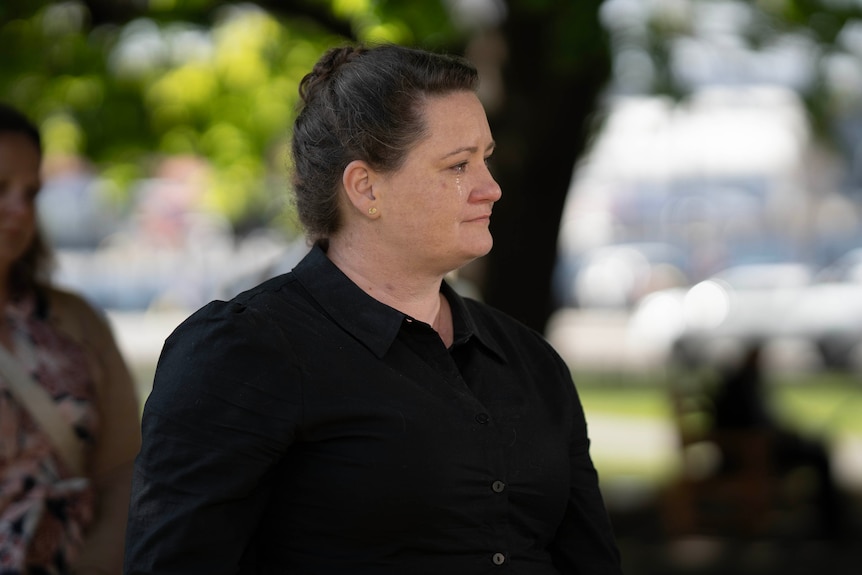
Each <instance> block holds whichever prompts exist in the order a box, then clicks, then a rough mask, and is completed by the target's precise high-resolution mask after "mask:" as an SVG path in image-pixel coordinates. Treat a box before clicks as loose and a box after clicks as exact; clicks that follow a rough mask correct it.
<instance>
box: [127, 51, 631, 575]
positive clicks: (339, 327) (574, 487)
mask: <svg viewBox="0 0 862 575" xmlns="http://www.w3.org/2000/svg"><path fill="white" fill-rule="evenodd" d="M477 82H478V79H477V75H476V71H475V69H474V68H473V67H472V66H471V65H469V64H468V63H466V62H464V61H462V60H460V59H457V58H453V57H446V56H442V55H435V54H432V53H428V52H423V51H419V50H414V49H408V48H404V47H398V46H389V45H386V46H378V47H375V48H366V47H355V48H353V47H343V48H336V49H333V50H331V51H329V52H327V53H326V54H325V55H324V56H323V57H322V58H321V59H320V61H319V62H318V63H317V64H316V65H315V67H314V69H313V70H312V72H311V73H309V74H308V75H307V76H306V77H305V78H304V79H303V80H302V82H301V84H300V95H301V97H302V100H303V103H304V105H303V108H302V110H301V111H300V113H299V115H298V117H297V120H296V123H295V125H294V131H293V142H292V144H293V160H294V190H295V195H296V204H297V209H298V213H299V217H300V219H301V221H302V223H303V225H304V226H305V228H306V231H307V234H308V237H309V239H310V240H311V242H312V243H313V247H312V249H311V251H310V253H309V254H308V255H307V256H306V257H305V259H304V260H303V261H302V262H301V263H300V264H298V266H297V267H296V268H295V269H294V270H293V271H292V272H290V273H288V274H285V275H282V276H279V277H277V278H275V279H272V280H269V281H267V282H264V283H263V284H261V285H260V286H258V287H257V288H254V289H252V290H250V291H248V292H245V293H244V294H241V295H239V296H238V297H236V298H234V299H233V300H232V301H230V302H219V301H217V302H212V303H210V304H209V305H207V306H205V307H204V308H203V309H201V310H199V311H198V312H196V313H195V314H193V315H192V317H190V318H189V319H188V320H187V321H186V322H184V324H182V325H181V326H180V327H179V328H178V329H177V330H176V331H175V332H174V333H173V334H172V335H171V336H170V337H169V338H168V340H167V341H166V342H165V347H164V349H163V351H162V355H161V358H160V360H159V366H158V369H157V373H156V377H155V382H154V388H153V391H152V394H151V395H150V397H149V399H148V400H147V405H146V406H145V409H144V418H143V437H144V441H143V447H142V450H141V455H140V456H139V458H138V461H137V464H136V471H135V477H134V480H133V488H132V506H131V515H130V522H129V530H128V533H127V552H126V563H125V567H126V574H127V575H141V574H145V573H146V574H151V573H201V574H203V573H206V574H207V575H214V574H221V573H279V574H292V573H296V574H303V575H320V574H331V575H341V574H345V575H346V574H351V575H357V574H397V575H405V574H411V575H417V574H425V573H427V574H435V575H439V574H441V573H445V574H447V575H458V574H465V575H467V574H474V573H475V574H478V573H490V572H493V571H494V570H495V569H500V568H501V567H506V569H507V572H509V573H527V574H530V575H551V574H554V575H558V574H576V573H578V574H580V573H583V574H587V573H589V574H590V575H598V574H609V573H613V574H617V573H620V564H619V556H618V552H617V548H616V545H615V542H614V539H613V534H612V530H611V526H610V522H609V520H608V516H607V513H606V511H605V508H604V505H603V502H602V498H601V495H600V492H599V488H598V484H597V478H596V472H595V469H594V467H593V464H592V462H591V460H590V456H589V452H588V445H589V442H588V439H587V434H586V425H585V421H584V414H583V411H582V409H581V405H580V403H579V400H578V397H577V394H576V392H575V388H574V386H573V384H572V380H571V378H570V375H569V370H568V369H567V367H566V365H565V364H564V363H563V361H562V360H561V359H560V358H559V356H558V355H557V354H556V353H555V352H554V351H553V350H552V349H551V348H550V347H549V346H548V344H547V343H546V342H545V340H544V339H543V338H542V337H541V336H540V335H539V334H537V333H534V332H532V331H530V330H528V329H526V328H525V327H523V326H522V325H520V324H518V323H516V322H515V321H514V320H512V319H511V318H509V317H507V316H505V315H504V314H502V313H500V312H498V311H495V310H493V309H491V308H489V307H487V306H485V305H482V304H480V303H477V302H475V301H472V300H468V299H465V298H462V297H460V296H459V295H458V294H457V293H455V291H454V290H453V289H452V288H451V287H450V286H449V285H448V284H447V283H446V282H445V281H444V276H445V275H446V274H447V273H449V272H451V271H452V270H455V269H457V268H459V267H461V266H463V265H464V264H466V263H467V262H469V261H471V260H473V259H475V258H477V257H479V256H482V255H484V254H486V253H487V252H488V251H489V250H490V249H491V243H492V241H491V234H490V232H489V221H490V216H491V211H492V208H493V206H494V203H495V202H496V201H497V200H499V199H500V195H501V193H500V188H499V186H498V185H497V183H496V182H495V181H494V179H493V177H492V176H491V174H490V172H489V170H488V167H487V162H488V159H489V157H490V156H491V154H492V152H493V150H494V140H493V138H492V136H491V132H490V129H489V126H488V122H487V119H486V117H485V113H484V110H483V108H482V105H481V104H480V102H479V100H478V98H477V96H476V88H477Z"/></svg>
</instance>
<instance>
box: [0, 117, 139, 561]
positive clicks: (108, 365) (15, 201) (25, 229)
mask: <svg viewBox="0 0 862 575" xmlns="http://www.w3.org/2000/svg"><path fill="white" fill-rule="evenodd" d="M41 163H42V146H41V137H40V134H39V132H38V129H37V128H36V127H35V125H34V124H33V123H31V122H30V120H29V119H28V118H26V117H25V116H24V115H23V114H21V113H20V112H19V111H18V110H16V109H13V108H11V107H8V106H5V105H0V270H2V273H3V276H2V278H3V281H2V283H0V308H2V310H3V321H2V323H0V344H2V349H0V356H2V361H0V573H3V574H13V573H15V574H19V573H21V574H28V573H29V574H37V573H38V574H46V575H47V574H50V575H63V574H71V573H76V574H81V575H86V574H93V575H95V574H118V573H120V570H121V568H122V558H123V544H124V532H125V526H126V519H127V513H128V505H129V491H130V484H131V471H132V464H133V462H134V457H135V455H136V454H137V452H138V449H139V447H140V419H139V406H138V401H137V396H136V391H135V387H134V384H133V380H132V377H131V374H130V372H129V370H128V368H127V365H126V363H125V361H124V359H123V358H122V356H121V355H120V352H119V350H118V347H117V345H116V342H115V340H114V337H113V334H112V332H111V330H110V327H109V325H108V323H107V322H106V321H105V319H104V317H103V316H102V315H101V313H99V312H98V311H97V310H96V309H95V308H94V307H92V306H91V305H90V304H89V303H87V302H86V301H85V300H84V299H83V298H82V297H81V296H79V295H78V294H76V293H73V292H70V291H65V290H60V289H58V288H57V287H55V286H53V285H52V284H51V282H50V280H49V279H48V277H49V273H48V269H47V268H48V263H49V249H48V246H47V244H46V242H45V241H44V239H43V237H42V235H41V232H40V231H39V229H38V226H37V213H36V197H37V194H38V193H39V190H40V187H41V179H40V171H41Z"/></svg>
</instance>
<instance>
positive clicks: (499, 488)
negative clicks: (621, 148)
mask: <svg viewBox="0 0 862 575" xmlns="http://www.w3.org/2000/svg"><path fill="white" fill-rule="evenodd" d="M491 489H493V490H494V493H502V492H503V490H504V489H506V484H505V483H503V482H502V481H495V482H494V483H492V484H491Z"/></svg>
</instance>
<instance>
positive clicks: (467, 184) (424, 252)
mask: <svg viewBox="0 0 862 575" xmlns="http://www.w3.org/2000/svg"><path fill="white" fill-rule="evenodd" d="M424 116H425V124H426V127H427V130H426V132H427V133H426V135H425V137H424V138H423V139H422V140H420V141H419V143H418V144H416V146H415V147H414V148H413V149H412V150H411V151H410V152H409V154H408V155H407V158H406V161H405V163H404V165H403V166H402V167H401V168H400V169H399V170H397V171H396V172H393V173H391V174H387V175H385V176H384V177H383V178H382V180H383V181H382V184H381V185H382V187H378V188H376V192H379V194H378V196H379V198H378V199H379V209H380V220H379V222H378V224H382V226H381V227H382V229H381V232H382V233H383V234H385V235H386V237H385V242H386V245H388V246H400V248H401V251H402V253H403V255H404V259H405V260H406V263H405V265H411V266H416V267H417V268H418V269H421V270H426V271H430V272H432V273H441V274H445V273H446V272H448V271H451V270H454V269H457V268H459V267H461V266H462V265H464V264H465V263H467V262H469V261H471V260H473V259H475V258H477V257H480V256H483V255H485V254H487V253H488V251H490V249H491V246H492V244H493V240H492V238H491V232H490V230H489V224H490V221H491V210H492V208H493V206H494V202H496V201H497V200H499V199H500V196H501V191H500V186H499V185H498V184H497V182H496V181H495V180H494V178H493V176H492V175H491V173H490V171H489V170H488V165H487V161H488V158H489V157H490V156H491V153H492V152H493V151H494V139H493V138H492V136H491V129H490V127H489V126H488V120H487V118H486V116H485V110H484V108H483V107H482V104H481V102H479V99H478V98H477V97H476V95H475V94H474V93H472V92H466V91H465V92H455V93H452V94H447V95H445V96H438V97H432V98H430V99H428V100H427V104H426V107H425V110H424Z"/></svg>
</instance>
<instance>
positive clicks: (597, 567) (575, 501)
mask: <svg viewBox="0 0 862 575" xmlns="http://www.w3.org/2000/svg"><path fill="white" fill-rule="evenodd" d="M561 361H562V360H561ZM561 367H562V368H563V374H562V377H563V378H564V379H563V381H567V382H568V384H567V388H568V389H569V391H570V393H569V394H568V395H569V400H570V402H571V413H572V420H573V421H572V436H571V439H570V443H569V464H570V478H571V479H570V485H569V502H568V506H567V508H566V514H565V517H564V518H563V521H562V523H561V524H560V526H559V528H558V530H557V533H556V536H555V538H554V541H553V544H552V546H551V552H552V554H553V556H554V563H555V564H556V566H557V568H558V569H559V570H560V573H562V574H563V575H621V574H622V567H621V559H620V553H619V549H618V547H617V544H616V539H615V535H614V532H613V527H612V525H611V521H610V517H609V516H608V513H607V509H606V507H605V503H604V499H603V497H602V494H601V491H600V488H599V481H598V473H597V471H596V468H595V466H594V465H593V461H592V458H591V457H590V440H589V436H588V434H587V423H586V417H585V415H584V410H583V406H582V404H581V401H580V398H579V397H578V393H577V390H576V388H575V386H574V383H573V382H572V381H571V377H570V376H569V372H568V368H566V367H565V366H561Z"/></svg>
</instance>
